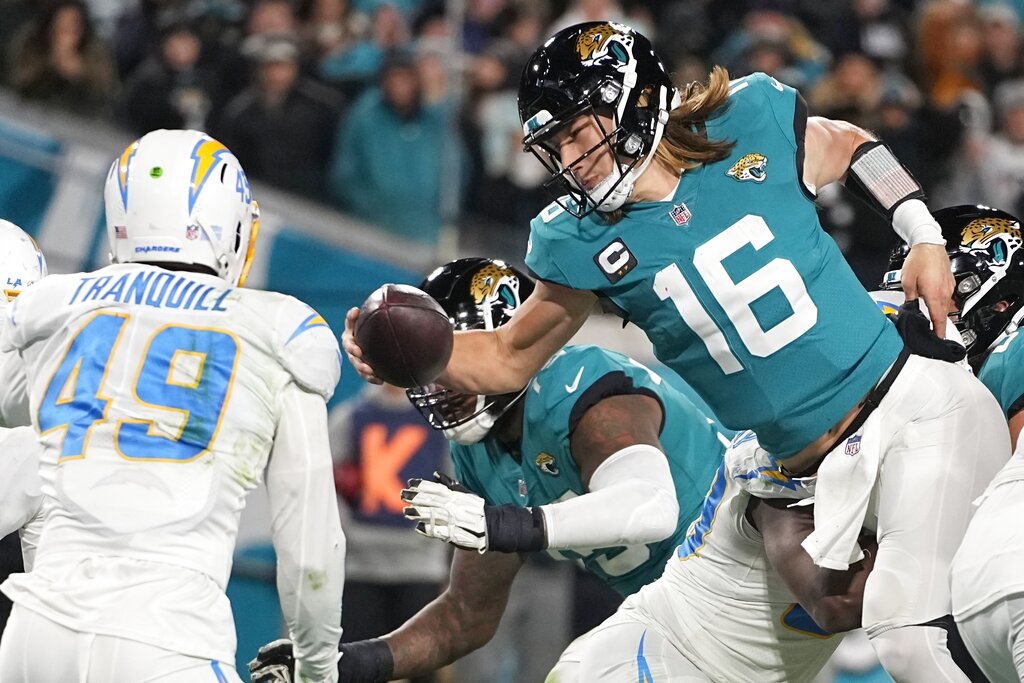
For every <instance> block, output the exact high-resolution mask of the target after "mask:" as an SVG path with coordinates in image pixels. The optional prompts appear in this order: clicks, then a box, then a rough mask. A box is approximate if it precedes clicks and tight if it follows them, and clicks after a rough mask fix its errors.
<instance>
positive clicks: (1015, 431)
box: [1009, 410, 1024, 451]
mask: <svg viewBox="0 0 1024 683" xmlns="http://www.w3.org/2000/svg"><path fill="white" fill-rule="evenodd" d="M1009 425H1010V441H1011V442H1012V445H1013V449H1014V450H1015V451H1016V450H1017V441H1018V439H1020V430H1021V429H1024V410H1021V411H1018V412H1016V413H1014V414H1013V416H1012V417H1010V420H1009Z"/></svg>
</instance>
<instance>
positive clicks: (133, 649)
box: [0, 604, 242, 683]
mask: <svg viewBox="0 0 1024 683" xmlns="http://www.w3.org/2000/svg"><path fill="white" fill-rule="evenodd" d="M0 683H242V679H241V678H239V677H238V673H237V672H236V671H235V664H234V662H216V661H212V660H209V659H200V658H198V657H189V656H186V655H183V654H180V653H178V652H172V651H170V650H164V649H163V648H159V647H155V646H153V645H147V644H145V643H140V642H138V641H135V640H128V639H125V638H118V637H114V636H104V635H98V634H95V633H82V632H79V631H74V630H72V629H69V628H66V627H64V626H61V625H60V624H58V623H56V622H54V621H51V620H49V619H47V618H46V617H44V616H42V615H41V614H38V613H36V612H33V611H32V610H29V609H25V608H24V607H20V606H18V605H17V604H16V605H14V609H13V610H12V612H11V618H10V620H9V621H8V622H7V628H6V629H5V630H4V634H3V639H2V640H0Z"/></svg>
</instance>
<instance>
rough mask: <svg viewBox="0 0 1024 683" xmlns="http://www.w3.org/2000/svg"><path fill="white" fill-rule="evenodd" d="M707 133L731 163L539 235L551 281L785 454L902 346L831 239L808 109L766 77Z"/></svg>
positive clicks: (730, 420)
mask: <svg viewBox="0 0 1024 683" xmlns="http://www.w3.org/2000/svg"><path fill="white" fill-rule="evenodd" d="M730 93H731V94H730V98H729V100H730V103H729V105H728V107H727V108H726V110H725V112H724V113H722V114H720V115H717V116H715V117H714V118H711V119H710V120H708V121H707V123H706V128H707V136H708V138H710V139H726V140H734V141H735V146H734V148H733V152H732V154H731V155H730V156H729V157H728V158H726V159H724V160H722V161H718V162H714V163H709V164H704V165H702V166H700V167H698V168H696V169H693V170H690V171H686V172H684V173H683V174H682V176H681V178H680V181H679V184H678V186H677V187H676V190H675V193H674V194H673V195H672V196H671V197H667V198H666V201H662V202H642V203H637V204H632V205H628V206H627V207H626V210H625V212H624V215H623V217H622V219H621V220H619V221H618V222H615V223H608V222H607V221H606V220H605V219H603V218H601V217H599V215H598V214H597V212H595V213H591V214H588V215H587V216H585V217H583V218H582V219H577V218H575V217H573V216H572V215H571V214H570V213H569V212H567V211H565V210H563V209H562V207H561V206H560V205H559V204H558V203H553V204H551V205H550V206H549V207H547V209H545V210H544V211H542V212H541V214H540V215H538V216H537V218H535V219H534V220H533V222H532V224H531V226H530V244H529V247H528V253H527V256H526V264H527V266H528V267H529V268H530V269H531V270H532V271H533V273H534V274H535V275H536V276H537V277H538V278H540V279H542V280H545V281H549V282H553V283H556V284H560V285H564V286H566V287H571V288H574V289H584V290H591V291H594V292H596V293H598V294H599V295H600V296H601V297H603V298H606V299H607V300H609V301H610V302H611V303H613V304H614V305H615V307H616V308H617V309H618V310H619V311H620V313H621V315H622V316H623V317H624V318H625V319H626V320H627V321H629V322H632V323H634V324H636V325H637V326H639V327H640V328H641V329H643V330H644V331H645V332H646V333H647V335H648V337H649V338H650V339H651V341H652V342H653V344H654V348H655V353H656V355H657V357H658V359H659V360H661V361H662V362H663V363H665V365H667V366H668V367H670V368H671V369H672V370H674V371H675V372H677V373H678V374H679V375H680V376H682V377H683V379H685V380H686V382H687V383H688V384H690V385H691V386H692V387H693V388H694V389H695V390H696V391H697V393H698V394H700V395H701V396H702V397H703V398H704V399H705V400H706V401H707V402H708V404H709V405H710V406H711V409H712V410H713V411H714V413H715V415H716V416H717V417H718V419H720V420H721V421H722V423H723V424H724V425H725V426H727V427H729V428H731V429H741V428H750V429H752V430H753V431H755V432H756V433H757V435H758V438H759V439H760V441H761V445H762V447H763V448H765V449H766V450H768V451H769V452H770V453H772V454H773V455H774V456H775V457H777V458H786V457H789V456H792V455H793V454H795V453H797V452H798V451H799V450H800V449H801V448H803V447H804V446H806V445H807V444H808V443H810V442H811V441H812V440H814V439H816V438H817V437H819V436H821V435H822V434H824V433H825V432H826V430H828V429H829V428H830V427H832V426H833V425H834V424H836V423H837V422H838V421H839V420H840V419H841V418H842V417H843V416H844V415H846V414H847V413H848V412H849V411H850V410H851V409H852V408H853V407H854V406H855V405H856V404H857V403H858V401H860V400H861V399H862V398H863V397H864V396H865V394H867V393H868V391H869V390H870V389H871V387H872V385H874V384H875V382H877V381H878V380H879V378H880V377H882V375H883V374H884V373H885V371H886V369H887V368H888V367H889V366H890V365H891V364H892V363H893V361H894V360H895V359H896V357H897V355H898V354H899V352H900V350H901V349H902V347H903V343H902V340H901V339H900V337H899V335H898V333H897V332H896V330H895V328H894V327H893V326H892V325H891V324H888V322H887V321H886V319H885V316H884V315H883V314H882V313H881V312H880V311H879V310H878V308H877V306H875V304H874V303H873V302H872V300H871V298H870V297H869V296H868V295H867V293H866V292H864V289H863V287H862V286H861V285H860V283H859V282H858V280H857V279H856V277H855V276H854V274H853V271H852V270H851V269H850V268H849V266H848V265H847V264H846V262H845V260H844V259H843V257H842V254H841V253H840V251H839V248H838V247H837V246H836V244H835V242H834V241H833V240H832V239H831V238H830V237H829V236H828V235H827V234H826V233H825V232H824V231H823V230H822V228H821V226H820V224H819V222H818V219H817V215H816V213H815V206H814V198H813V196H811V195H810V194H809V193H807V192H806V190H805V189H804V186H803V183H802V182H801V178H800V177H799V176H798V173H799V172H800V170H801V168H802V163H803V147H802V145H803V135H804V130H803V127H804V125H805V120H806V109H805V105H804V103H803V101H802V99H801V98H800V96H799V95H798V93H797V92H796V91H795V90H793V89H792V88H789V87H788V86H785V85H782V84H780V83H779V82H778V81H776V80H775V79H773V78H771V77H770V76H766V75H765V74H760V73H758V74H754V75H751V76H747V77H745V78H741V79H738V80H735V81H732V83H731V85H730Z"/></svg>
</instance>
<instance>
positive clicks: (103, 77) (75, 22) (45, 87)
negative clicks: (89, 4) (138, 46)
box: [11, 0, 117, 116]
mask: <svg viewBox="0 0 1024 683" xmlns="http://www.w3.org/2000/svg"><path fill="white" fill-rule="evenodd" d="M11 71H12V73H11V84H12V85H13V86H14V89H15V90H17V91H18V93H19V94H20V95H22V96H23V97H26V98H28V99H32V100H38V101H41V102H46V103H48V104H51V105H54V106H57V107H60V108H62V109H66V110H69V111H72V112H75V113H78V114H85V115H93V116H96V115H100V114H103V113H105V112H107V111H109V109H110V108H111V106H112V104H113V97H114V92H115V90H116V87H117V77H116V75H115V73H114V63H113V59H112V58H111V55H110V52H109V51H108V50H107V47H106V46H105V45H104V44H103V43H102V41H100V39H99V38H98V37H97V36H96V33H95V32H94V31H93V27H92V22H91V21H90V19H89V15H88V12H87V11H86V6H85V4H84V3H83V2H82V1H81V0H61V1H60V2H56V3H54V4H53V5H51V6H50V7H49V9H47V10H46V11H45V12H43V13H42V14H41V15H40V16H39V18H38V20H37V21H36V22H34V23H33V24H31V25H29V26H27V27H26V28H25V30H24V31H23V33H22V36H21V38H20V41H19V42H18V43H17V44H16V46H15V48H14V59H13V64H12V69H11Z"/></svg>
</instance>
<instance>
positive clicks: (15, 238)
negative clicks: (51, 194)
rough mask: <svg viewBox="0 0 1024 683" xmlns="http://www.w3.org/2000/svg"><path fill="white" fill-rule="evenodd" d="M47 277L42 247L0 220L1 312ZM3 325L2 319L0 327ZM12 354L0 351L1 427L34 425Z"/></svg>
mask: <svg viewBox="0 0 1024 683" xmlns="http://www.w3.org/2000/svg"><path fill="white" fill-rule="evenodd" d="M45 276H46V259H45V258H43V252H41V251H40V250H39V245H38V244H36V241H35V240H34V239H32V237H31V236H30V235H29V234H28V233H27V232H25V231H24V230H22V229H21V228H20V227H18V226H17V225H15V224H14V223H11V222H10V221H5V220H2V219H0V287H2V290H3V291H2V292H0V312H2V311H3V310H4V309H5V308H6V307H7V305H8V304H9V303H11V302H12V301H14V299H15V297H17V296H18V295H19V294H21V292H22V291H23V290H24V289H25V288H26V287H28V286H29V285H32V284H33V283H35V282H36V281H37V280H39V279H40V278H42V277H45ZM3 324H4V321H3V316H0V326H2V325H3ZM15 361H16V359H15V358H14V355H13V354H12V353H10V352H5V351H0V427H17V426H20V425H27V424H30V423H31V418H30V417H29V412H28V402H27V401H25V400H23V397H24V396H25V372H24V370H23V368H22V367H21V364H20V363H18V362H15Z"/></svg>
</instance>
